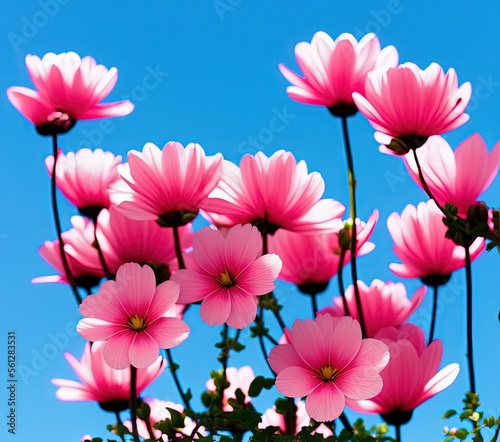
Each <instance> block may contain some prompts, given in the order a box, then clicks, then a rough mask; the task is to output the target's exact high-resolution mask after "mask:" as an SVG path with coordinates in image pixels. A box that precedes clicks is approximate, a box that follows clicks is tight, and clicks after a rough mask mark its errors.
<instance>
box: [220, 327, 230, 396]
mask: <svg viewBox="0 0 500 442" xmlns="http://www.w3.org/2000/svg"><path fill="white" fill-rule="evenodd" d="M228 332H229V327H228V325H227V324H224V325H223V328H222V341H223V342H224V348H223V350H222V361H221V362H222V376H223V377H224V384H222V388H221V393H220V397H221V399H223V398H224V390H225V389H226V384H227V360H228V358H229V348H227V335H228Z"/></svg>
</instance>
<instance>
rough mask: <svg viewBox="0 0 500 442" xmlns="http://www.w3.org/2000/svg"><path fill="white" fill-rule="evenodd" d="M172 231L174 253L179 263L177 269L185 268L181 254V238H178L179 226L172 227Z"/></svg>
mask: <svg viewBox="0 0 500 442" xmlns="http://www.w3.org/2000/svg"><path fill="white" fill-rule="evenodd" d="M172 230H173V232H174V245H175V254H176V256H177V262H178V263H179V269H185V268H186V264H184V257H183V256H182V247H181V240H180V238H179V226H174V227H172Z"/></svg>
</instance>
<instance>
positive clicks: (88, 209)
mask: <svg viewBox="0 0 500 442" xmlns="http://www.w3.org/2000/svg"><path fill="white" fill-rule="evenodd" d="M121 161H122V157H121V156H120V155H118V156H116V157H115V156H114V154H112V153H111V152H104V151H103V150H102V149H96V150H94V151H91V150H90V149H86V148H85V149H80V150H79V151H78V152H76V153H73V152H68V154H67V155H64V154H63V153H62V151H61V150H60V151H59V153H58V155H57V171H56V174H57V177H56V178H57V179H56V182H57V187H58V188H59V190H60V191H61V192H62V193H63V195H64V196H65V197H66V198H67V199H68V200H69V201H70V202H71V203H72V204H73V205H75V206H76V207H77V208H78V210H79V211H80V213H81V214H82V215H84V216H88V217H90V218H92V219H95V218H96V217H97V214H98V213H99V211H100V210H101V209H102V208H108V207H109V205H110V204H111V202H110V200H109V186H110V185H111V184H113V183H114V182H116V181H117V180H118V179H119V178H120V176H119V175H118V171H117V170H116V166H118V164H120V163H121ZM45 165H46V167H47V171H48V172H49V175H50V176H52V171H53V169H54V157H53V156H52V155H50V156H48V157H47V158H46V160H45Z"/></svg>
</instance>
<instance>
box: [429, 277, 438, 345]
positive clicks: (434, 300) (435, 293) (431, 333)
mask: <svg viewBox="0 0 500 442" xmlns="http://www.w3.org/2000/svg"><path fill="white" fill-rule="evenodd" d="M432 288H433V289H434V290H433V298H432V317H431V329H430V331H429V341H428V342H427V345H429V344H430V343H431V342H432V340H433V339H434V328H435V326H436V311H437V298H438V286H437V285H433V286H432Z"/></svg>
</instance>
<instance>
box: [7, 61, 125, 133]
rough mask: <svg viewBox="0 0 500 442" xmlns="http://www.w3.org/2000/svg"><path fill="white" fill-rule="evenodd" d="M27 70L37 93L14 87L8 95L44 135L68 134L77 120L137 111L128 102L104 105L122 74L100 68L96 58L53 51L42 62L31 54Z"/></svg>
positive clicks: (101, 66)
mask: <svg viewBox="0 0 500 442" xmlns="http://www.w3.org/2000/svg"><path fill="white" fill-rule="evenodd" d="M26 67H27V69H28V74H29V76H30V78H31V80H32V81H33V84H34V85H35V87H36V89H37V90H36V91H34V90H32V89H28V88H25V87H19V86H13V87H10V88H9V89H7V96H8V98H9V100H10V102H11V103H12V104H13V105H14V106H15V107H16V109H17V110H18V111H19V112H21V113H22V114H23V115H24V116H25V117H26V118H27V119H28V120H30V121H31V122H32V123H33V124H35V126H37V130H38V131H39V132H40V133H41V134H42V135H49V134H52V133H53V132H52V131H53V130H56V133H61V132H67V131H68V130H70V129H71V127H73V125H74V124H75V123H76V121H77V120H90V119H94V118H106V117H119V116H122V115H128V114H129V113H130V112H132V110H133V109H134V105H133V104H132V103H131V102H130V101H128V100H126V101H120V102H116V103H100V101H101V100H103V99H104V98H106V97H107V96H108V95H109V93H110V92H111V90H112V89H113V87H114V86H115V83H116V79H117V78H118V71H117V70H116V68H111V69H109V70H108V69H107V68H105V67H104V66H103V65H97V64H96V62H95V60H94V59H93V58H92V57H84V58H83V59H80V56H79V55H78V54H75V53H74V52H67V53H62V54H53V53H51V52H50V53H48V54H45V55H44V57H43V58H42V59H41V60H40V58H39V57H37V56H36V55H27V56H26ZM47 130H48V132H47Z"/></svg>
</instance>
